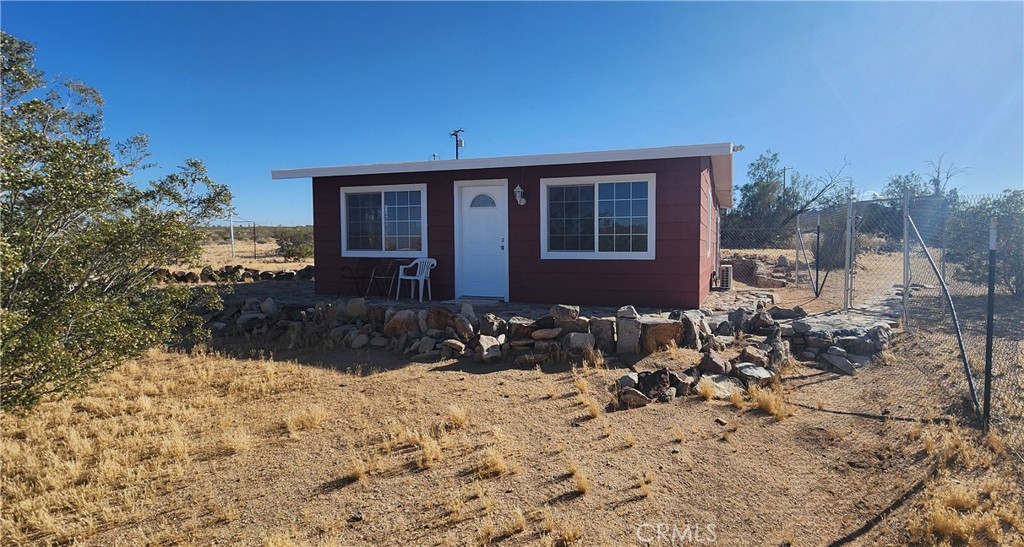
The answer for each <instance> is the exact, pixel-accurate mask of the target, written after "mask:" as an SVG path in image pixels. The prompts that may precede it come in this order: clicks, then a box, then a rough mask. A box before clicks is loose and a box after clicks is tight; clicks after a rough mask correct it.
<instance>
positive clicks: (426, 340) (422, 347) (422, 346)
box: [416, 336, 437, 353]
mask: <svg viewBox="0 0 1024 547" xmlns="http://www.w3.org/2000/svg"><path fill="white" fill-rule="evenodd" d="M435 345H437V340H434V339H433V338H431V337H429V336H424V337H423V338H420V341H419V343H418V344H416V353H426V352H428V351H430V350H432V349H434V346H435Z"/></svg>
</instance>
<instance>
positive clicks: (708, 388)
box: [697, 376, 715, 401]
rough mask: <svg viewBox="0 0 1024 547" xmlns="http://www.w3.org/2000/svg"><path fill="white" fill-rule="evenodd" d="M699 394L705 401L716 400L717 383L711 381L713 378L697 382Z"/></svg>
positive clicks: (703, 378) (704, 378)
mask: <svg viewBox="0 0 1024 547" xmlns="http://www.w3.org/2000/svg"><path fill="white" fill-rule="evenodd" d="M697 394H698V395H700V396H701V397H703V398H704V400H705V401H710V400H711V399H714V398H715V383H714V382H712V381H711V378H708V377H707V376H704V377H702V378H701V379H700V381H699V382H697Z"/></svg>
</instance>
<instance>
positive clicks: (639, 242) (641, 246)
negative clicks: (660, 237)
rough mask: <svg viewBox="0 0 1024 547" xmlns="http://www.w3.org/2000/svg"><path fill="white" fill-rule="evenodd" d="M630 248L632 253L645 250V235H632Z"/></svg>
mask: <svg viewBox="0 0 1024 547" xmlns="http://www.w3.org/2000/svg"><path fill="white" fill-rule="evenodd" d="M631 250H632V251H633V252H634V253H643V252H647V236H633V248H632V249H631Z"/></svg>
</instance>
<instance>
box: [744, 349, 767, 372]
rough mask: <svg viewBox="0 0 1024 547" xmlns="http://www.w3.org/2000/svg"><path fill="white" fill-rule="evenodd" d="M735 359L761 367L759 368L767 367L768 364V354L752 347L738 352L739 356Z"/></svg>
mask: <svg viewBox="0 0 1024 547" xmlns="http://www.w3.org/2000/svg"><path fill="white" fill-rule="evenodd" d="M737 359H739V361H740V362H743V363H753V364H755V365H757V366H761V367H763V366H767V365H768V363H769V362H770V361H769V360H768V354H767V353H765V352H764V351H763V350H760V349H757V348H755V347H753V346H747V347H745V348H743V351H741V352H740V355H739V357H738V358H737Z"/></svg>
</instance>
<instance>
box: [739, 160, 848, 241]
mask: <svg viewBox="0 0 1024 547" xmlns="http://www.w3.org/2000/svg"><path fill="white" fill-rule="evenodd" d="M779 163H780V162H779V155H778V153H775V152H772V151H771V150H768V151H766V152H765V153H763V154H761V155H760V156H758V157H757V159H755V160H754V161H753V162H751V163H750V165H749V166H748V169H747V178H748V181H749V182H747V184H744V185H743V186H740V188H739V193H740V197H739V200H738V203H737V205H736V208H735V209H733V210H732V211H730V212H729V213H728V214H726V215H723V218H722V240H723V241H722V244H723V246H724V247H731V248H741V247H751V248H766V247H772V246H778V245H784V246H788V245H790V243H789V241H791V239H790V238H792V237H793V235H794V227H793V223H794V220H795V219H796V217H797V215H799V214H802V213H804V212H806V211H807V210H808V209H810V208H811V206H813V205H815V204H816V203H819V202H820V201H822V200H823V199H824V198H825V197H826V196H828V195H829V193H830V192H831V191H832V190H833V189H834V188H835V187H836V186H837V185H840V184H844V183H845V181H846V180H847V179H849V177H846V176H845V175H843V174H842V173H843V170H844V169H846V167H847V166H848V165H849V162H846V161H845V160H844V162H843V166H842V167H840V168H839V169H836V170H833V171H826V174H825V175H824V176H820V177H814V178H811V177H806V176H804V175H802V174H800V173H799V172H796V171H794V172H793V175H792V178H791V181H790V183H789V184H788V185H783V178H782V176H783V170H782V168H781V167H780V166H779Z"/></svg>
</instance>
